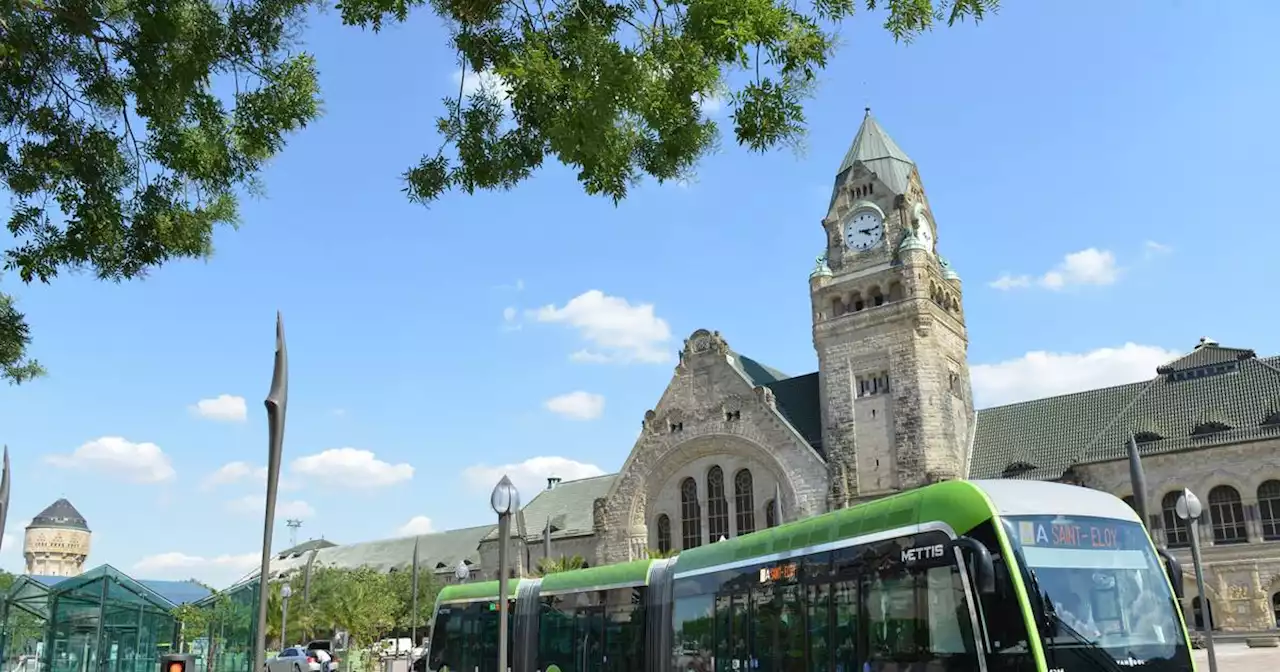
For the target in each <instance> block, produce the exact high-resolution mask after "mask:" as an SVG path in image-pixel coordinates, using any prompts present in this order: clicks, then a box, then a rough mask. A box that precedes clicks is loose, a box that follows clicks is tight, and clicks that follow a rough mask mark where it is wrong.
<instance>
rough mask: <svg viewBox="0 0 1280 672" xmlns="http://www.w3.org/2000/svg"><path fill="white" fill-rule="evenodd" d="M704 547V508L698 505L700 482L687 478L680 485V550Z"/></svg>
mask: <svg viewBox="0 0 1280 672" xmlns="http://www.w3.org/2000/svg"><path fill="white" fill-rule="evenodd" d="M701 545H702V507H701V506H699V505H698V482H697V481H695V480H693V479H692V478H686V479H684V481H682V482H681V483H680V548H682V549H685V550H688V549H690V548H697V547H699V546H701Z"/></svg>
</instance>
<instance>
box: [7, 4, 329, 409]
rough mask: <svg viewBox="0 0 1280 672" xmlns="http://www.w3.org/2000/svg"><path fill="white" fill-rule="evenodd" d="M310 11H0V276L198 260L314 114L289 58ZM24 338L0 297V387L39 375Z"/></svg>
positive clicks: (279, 7) (130, 274) (259, 7)
mask: <svg viewBox="0 0 1280 672" xmlns="http://www.w3.org/2000/svg"><path fill="white" fill-rule="evenodd" d="M311 2H313V0H7V1H6V2H0V125H2V126H3V131H4V133H3V135H2V136H0V137H2V138H3V140H0V180H2V182H0V184H2V185H3V188H4V189H5V190H6V191H7V192H8V193H9V195H10V196H11V197H12V199H13V208H12V215H11V216H10V218H9V221H8V224H7V228H8V230H9V233H10V234H11V235H12V236H13V238H14V239H15V241H16V242H15V244H14V246H13V247H12V248H11V249H8V250H5V251H4V252H3V260H4V262H3V272H4V274H5V275H4V276H3V277H0V280H12V279H13V278H15V277H16V278H17V279H19V280H20V281H22V282H24V283H30V282H34V281H37V280H38V281H40V282H49V281H50V280H52V279H53V278H55V277H57V276H58V275H59V274H60V273H63V272H65V271H88V272H91V273H93V274H94V275H95V276H96V277H98V278H99V279H102V280H111V281H117V282H118V281H122V280H128V279H131V278H136V277H139V276H142V275H144V274H145V273H146V272H147V271H148V270H150V269H153V268H155V267H157V266H159V265H161V264H164V263H165V262H168V261H171V260H174V259H184V258H199V257H204V256H207V255H208V254H210V253H211V251H212V242H211V241H212V236H213V231H214V229H216V228H217V227H219V226H224V225H230V224H234V223H235V221H236V196H237V194H238V193H239V192H240V191H242V190H246V189H252V188H254V187H255V185H254V178H255V177H256V175H257V174H258V173H259V171H260V170H261V169H262V166H263V165H264V163H265V162H266V161H267V160H268V159H270V158H271V157H272V156H274V155H275V154H276V153H277V152H279V151H280V150H281V149H282V148H283V147H284V143H285V138H286V137H287V136H288V135H289V134H290V133H292V132H294V131H297V130H298V129H300V128H302V127H303V126H305V125H306V124H307V123H309V122H310V121H311V120H313V119H315V118H316V117H317V115H318V114H319V98H318V95H319V89H318V85H317V81H316V70H315V63H314V62H313V60H312V58H311V56H310V55H308V54H306V53H302V52H298V51H296V50H295V47H296V44H297V41H296V36H297V33H298V31H299V29H300V28H301V23H302V20H303V19H304V18H305V16H306V13H307V11H308V8H309V4H310V3H311ZM215 84H216V85H218V89H219V90H223V89H225V90H232V91H234V94H232V95H229V96H225V97H221V98H220V97H219V96H218V95H216V94H215ZM30 343H31V335H30V332H29V330H28V327H27V324H26V322H25V321H24V320H23V316H22V314H21V313H20V312H18V310H17V309H16V307H15V306H14V303H13V301H12V298H11V297H10V296H8V295H6V294H4V293H0V378H3V379H5V380H7V381H9V382H10V383H11V384H16V383H21V382H24V381H27V380H30V379H31V378H33V377H35V376H38V375H40V374H41V373H43V369H42V368H41V367H40V365H39V363H37V362H36V361H35V360H33V359H31V358H30V357H29V355H28V353H27V348H28V346H29V345H30Z"/></svg>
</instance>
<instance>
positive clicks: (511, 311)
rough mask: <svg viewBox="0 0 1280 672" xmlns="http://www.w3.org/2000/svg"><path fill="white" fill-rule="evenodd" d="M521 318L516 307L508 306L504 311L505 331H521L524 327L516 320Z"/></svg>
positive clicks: (503, 325)
mask: <svg viewBox="0 0 1280 672" xmlns="http://www.w3.org/2000/svg"><path fill="white" fill-rule="evenodd" d="M518 318H519V311H517V310H516V307H515V306H507V307H506V308H503V309H502V329H503V330H504V331H520V330H521V329H523V328H524V325H522V324H520V323H519V322H517V321H516V320H517V319H518Z"/></svg>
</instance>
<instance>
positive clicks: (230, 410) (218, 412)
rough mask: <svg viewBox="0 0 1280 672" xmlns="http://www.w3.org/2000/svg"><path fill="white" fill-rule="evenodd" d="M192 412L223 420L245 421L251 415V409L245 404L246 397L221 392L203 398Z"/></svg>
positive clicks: (193, 407)
mask: <svg viewBox="0 0 1280 672" xmlns="http://www.w3.org/2000/svg"><path fill="white" fill-rule="evenodd" d="M190 408H191V412H192V413H195V414H196V415H198V416H200V417H202V418H205V419H208V420H220V421H222V422H244V421H245V419H246V418H248V417H249V409H248V407H247V406H245V403H244V397H237V396H234V395H230V394H219V395H218V396H216V397H214V398H212V399H201V400H200V401H197V402H196V403H195V405H194V406H191V407H190Z"/></svg>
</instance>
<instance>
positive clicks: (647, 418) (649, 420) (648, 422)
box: [640, 408, 658, 431]
mask: <svg viewBox="0 0 1280 672" xmlns="http://www.w3.org/2000/svg"><path fill="white" fill-rule="evenodd" d="M657 418H658V414H657V413H655V412H654V411H653V409H652V408H651V409H649V410H647V411H645V412H644V420H641V421H640V426H641V427H643V428H644V429H645V430H647V431H653V430H654V426H653V421H654V420H656V419H657Z"/></svg>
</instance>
